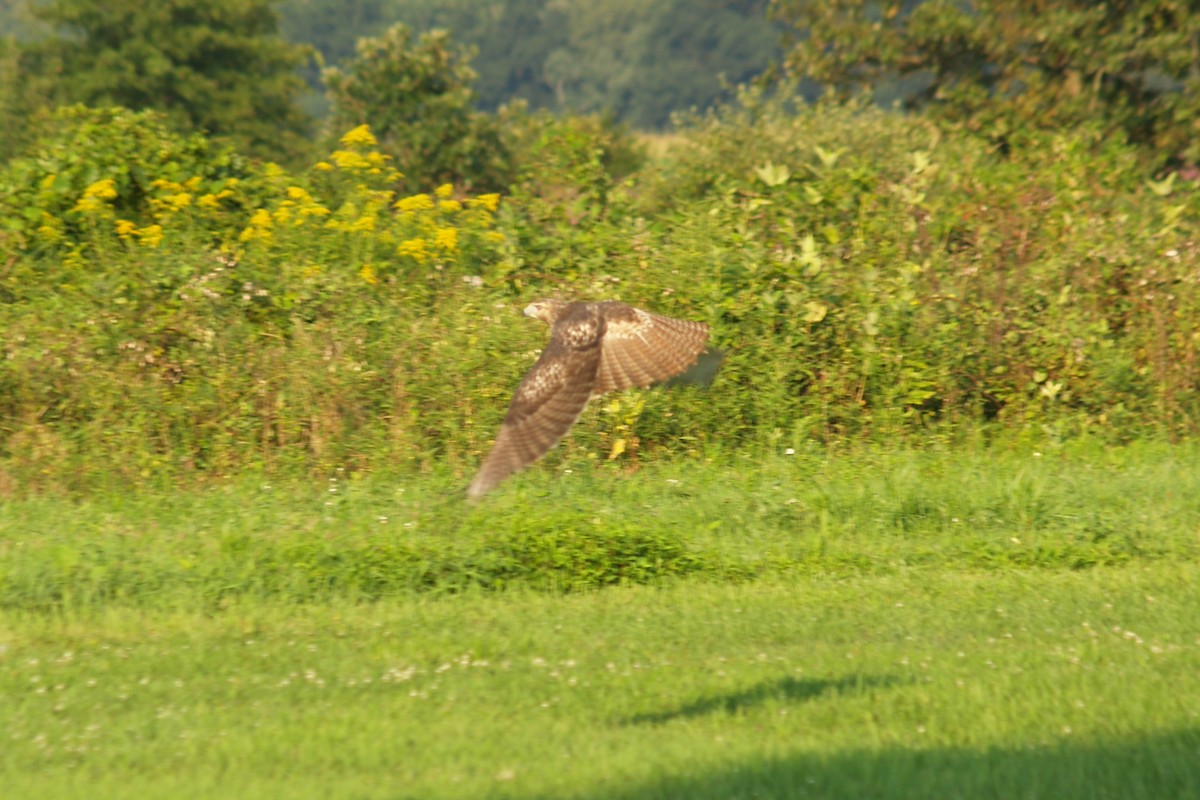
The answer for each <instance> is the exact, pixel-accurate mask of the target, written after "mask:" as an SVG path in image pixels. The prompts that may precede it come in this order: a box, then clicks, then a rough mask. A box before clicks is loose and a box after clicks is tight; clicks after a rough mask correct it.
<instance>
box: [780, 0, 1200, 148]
mask: <svg viewBox="0 0 1200 800" xmlns="http://www.w3.org/2000/svg"><path fill="white" fill-rule="evenodd" d="M771 10H772V14H773V15H774V16H775V17H776V18H777V19H780V20H782V21H785V22H786V23H788V24H789V25H790V26H792V27H793V28H794V30H795V32H796V34H797V37H796V41H795V43H794V45H793V47H792V49H791V51H790V52H789V53H788V56H787V59H786V63H787V66H788V67H789V68H790V69H791V70H792V71H793V72H795V73H797V74H802V75H806V76H809V77H811V78H814V79H816V80H817V81H820V82H821V83H824V84H826V85H829V86H831V87H834V88H835V89H838V90H840V91H843V92H844V91H847V90H850V89H853V88H868V89H870V88H873V87H876V86H878V85H879V84H880V83H881V82H884V81H890V80H893V79H895V78H897V77H900V78H905V77H911V78H913V79H914V84H913V85H914V86H915V87H919V89H918V90H917V91H915V92H913V94H911V96H910V97H909V98H908V102H909V104H910V105H914V106H924V107H930V108H933V109H935V110H937V111H938V112H939V113H940V114H941V115H943V116H946V117H948V118H950V119H953V120H958V121H961V122H963V123H965V124H966V125H967V126H968V127H969V128H971V129H974V130H980V131H983V132H985V133H987V134H988V135H990V136H992V137H995V138H997V139H1002V140H1006V139H1008V138H1009V137H1011V136H1013V135H1015V134H1018V133H1019V132H1020V131H1021V130H1022V129H1026V128H1028V127H1030V126H1034V127H1037V128H1041V129H1043V130H1056V129H1060V128H1061V127H1062V126H1065V125H1068V126H1069V125H1074V124H1078V123H1080V122H1087V121H1092V120H1097V119H1099V120H1103V122H1104V124H1105V126H1106V128H1107V130H1109V131H1113V132H1116V131H1120V132H1122V133H1123V134H1124V135H1126V136H1128V137H1129V138H1130V139H1131V140H1132V141H1134V142H1137V143H1139V144H1142V145H1146V146H1148V147H1150V148H1153V149H1154V150H1155V151H1156V152H1157V153H1159V154H1160V158H1163V159H1165V158H1173V159H1179V160H1188V161H1192V162H1195V161H1196V160H1198V159H1200V145H1198V144H1197V142H1200V136H1198V135H1197V133H1198V132H1200V130H1198V129H1197V124H1196V120H1197V119H1200V75H1197V73H1196V70H1195V61H1196V54H1195V50H1196V47H1195V43H1196V41H1197V39H1198V37H1200V16H1197V15H1196V13H1195V9H1194V8H1192V7H1191V6H1190V5H1189V4H1188V3H1180V2H1177V1H1176V0H1154V1H1153V2H1138V3H1092V2H1087V0H1072V2H1061V3H1055V4H1053V7H1052V8H1047V7H1046V6H1045V4H1039V3H1027V2H1022V1H1021V0H973V2H969V3H961V2H952V1H951V0H928V1H927V2H917V3H911V2H901V1H900V0H888V1H887V2H882V3H862V2H859V0H834V2H822V3H811V2H805V1H804V0H773V2H772V4H771Z"/></svg>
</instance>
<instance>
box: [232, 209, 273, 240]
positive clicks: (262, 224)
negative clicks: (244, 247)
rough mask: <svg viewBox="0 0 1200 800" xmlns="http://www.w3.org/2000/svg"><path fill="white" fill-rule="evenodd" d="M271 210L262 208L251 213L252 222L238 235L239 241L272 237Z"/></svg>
mask: <svg viewBox="0 0 1200 800" xmlns="http://www.w3.org/2000/svg"><path fill="white" fill-rule="evenodd" d="M272 224H273V221H272V219H271V212H269V211H267V210H266V209H265V208H260V209H258V210H257V211H255V212H254V213H253V214H251V215H250V224H249V225H247V226H246V229H245V230H244V231H242V232H241V234H240V235H239V236H238V241H242V242H250V241H253V240H255V239H263V240H268V239H270V238H271V226H272Z"/></svg>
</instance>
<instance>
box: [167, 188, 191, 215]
mask: <svg viewBox="0 0 1200 800" xmlns="http://www.w3.org/2000/svg"><path fill="white" fill-rule="evenodd" d="M165 199H166V201H167V203H168V204H170V205H171V206H172V207H173V208H174V209H175V210H176V211H181V210H183V209H185V208H187V207H188V206H190V205H191V204H192V196H191V195H190V194H188V193H187V192H180V193H179V194H173V195H170V196H169V197H166V198H165Z"/></svg>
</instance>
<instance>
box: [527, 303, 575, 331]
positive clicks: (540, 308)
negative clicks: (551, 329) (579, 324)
mask: <svg viewBox="0 0 1200 800" xmlns="http://www.w3.org/2000/svg"><path fill="white" fill-rule="evenodd" d="M567 305H568V304H567V303H564V302H563V301H562V300H557V299H554V298H551V299H549V300H538V301H537V302H534V303H530V304H529V305H527V306H525V310H524V311H523V312H522V313H523V314H524V315H525V316H527V317H533V318H534V319H540V320H541V321H542V322H544V323H546V324H547V325H553V324H554V323H555V322H556V321H557V320H558V318H559V317H560V316H562V313H563V312H564V311H566V310H567Z"/></svg>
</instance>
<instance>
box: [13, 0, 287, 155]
mask: <svg viewBox="0 0 1200 800" xmlns="http://www.w3.org/2000/svg"><path fill="white" fill-rule="evenodd" d="M33 12H34V14H35V16H36V17H38V18H39V19H40V20H42V21H43V22H44V23H46V24H47V25H49V26H50V27H51V29H52V30H53V31H54V33H53V35H51V36H50V37H48V38H47V39H45V40H43V41H42V42H40V43H38V44H36V45H32V46H31V47H30V48H29V49H28V50H27V51H26V58H25V63H26V66H28V67H29V68H30V69H31V70H32V71H34V72H37V73H40V74H43V75H52V76H53V77H54V78H55V80H54V96H55V100H57V101H58V102H59V103H64V104H65V103H84V104H86V105H90V106H110V105H116V106H123V107H125V108H130V109H135V110H141V109H157V110H159V111H162V112H164V113H165V114H167V116H168V118H169V119H170V120H171V121H172V123H173V124H174V125H175V126H177V127H178V128H180V129H182V130H199V131H204V132H206V133H207V134H209V135H210V136H212V137H214V138H217V139H224V140H227V141H229V142H232V143H233V144H235V145H236V146H238V147H239V148H240V149H242V150H243V151H245V152H248V153H252V154H255V155H260V156H264V157H268V158H272V159H275V160H281V159H286V158H288V157H290V156H292V155H294V154H296V153H297V152H299V151H300V149H301V148H302V147H303V134H304V133H305V131H306V129H307V127H308V125H309V122H308V120H307V119H306V118H305V117H304V115H303V113H302V112H301V111H300V110H299V108H298V106H297V105H296V102H295V100H296V97H297V94H298V93H299V92H300V91H301V90H302V88H303V82H302V81H301V79H300V78H299V77H298V75H297V72H296V70H297V68H298V67H299V66H300V65H301V64H302V63H303V62H304V60H305V58H306V53H307V49H306V48H303V47H299V46H296V45H291V44H288V43H286V42H284V41H283V40H282V39H280V38H279V37H278V36H277V34H276V26H277V19H276V16H275V13H274V11H272V9H271V4H270V1H269V0H50V1H49V2H47V3H45V4H43V5H37V6H34V7H33Z"/></svg>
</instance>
